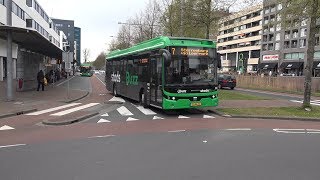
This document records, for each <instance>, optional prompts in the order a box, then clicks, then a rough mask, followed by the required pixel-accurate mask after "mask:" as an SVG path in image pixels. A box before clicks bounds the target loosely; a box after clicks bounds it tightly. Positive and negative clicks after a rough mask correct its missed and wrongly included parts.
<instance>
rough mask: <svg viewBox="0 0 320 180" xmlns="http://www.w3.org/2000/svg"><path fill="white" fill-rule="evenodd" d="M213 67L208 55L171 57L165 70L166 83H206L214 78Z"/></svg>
mask: <svg viewBox="0 0 320 180" xmlns="http://www.w3.org/2000/svg"><path fill="white" fill-rule="evenodd" d="M213 68H214V65H213V62H212V60H210V59H209V58H208V57H183V58H173V59H172V62H171V64H170V66H169V67H167V68H166V71H165V79H166V84H167V85H175V84H197V85H200V84H208V83H209V82H213V80H214V70H213Z"/></svg>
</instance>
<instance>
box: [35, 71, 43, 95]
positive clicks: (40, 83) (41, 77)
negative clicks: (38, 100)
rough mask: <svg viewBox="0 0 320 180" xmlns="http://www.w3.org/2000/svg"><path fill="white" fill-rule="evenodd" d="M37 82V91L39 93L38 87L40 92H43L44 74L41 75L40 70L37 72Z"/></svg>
mask: <svg viewBox="0 0 320 180" xmlns="http://www.w3.org/2000/svg"><path fill="white" fill-rule="evenodd" d="M37 80H38V88H37V91H39V89H40V85H41V86H42V91H44V74H43V71H42V70H40V71H39V72H38V75H37Z"/></svg>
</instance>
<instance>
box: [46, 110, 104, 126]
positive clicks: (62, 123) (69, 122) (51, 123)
mask: <svg viewBox="0 0 320 180" xmlns="http://www.w3.org/2000/svg"><path fill="white" fill-rule="evenodd" d="M98 114H99V113H98V112H94V113H91V114H88V115H84V116H80V117H78V118H75V119H71V120H66V121H60V122H52V121H50V120H43V121H42V124H44V125H49V126H63V125H70V124H73V123H77V122H81V121H83V120H85V119H88V118H91V117H93V116H96V115H98Z"/></svg>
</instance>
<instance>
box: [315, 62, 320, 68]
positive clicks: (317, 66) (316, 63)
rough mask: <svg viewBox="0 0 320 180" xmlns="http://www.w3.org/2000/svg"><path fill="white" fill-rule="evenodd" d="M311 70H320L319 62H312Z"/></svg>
mask: <svg viewBox="0 0 320 180" xmlns="http://www.w3.org/2000/svg"><path fill="white" fill-rule="evenodd" d="M313 69H320V61H314V62H313Z"/></svg>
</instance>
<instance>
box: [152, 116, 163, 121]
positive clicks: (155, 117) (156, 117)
mask: <svg viewBox="0 0 320 180" xmlns="http://www.w3.org/2000/svg"><path fill="white" fill-rule="evenodd" d="M152 119H153V120H155V119H163V118H162V117H158V116H154V117H153V118H152Z"/></svg>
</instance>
